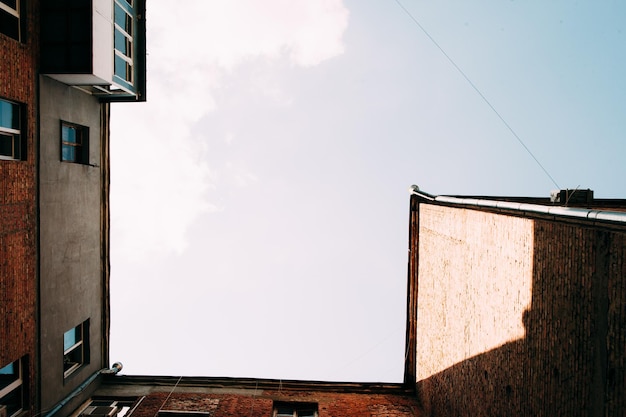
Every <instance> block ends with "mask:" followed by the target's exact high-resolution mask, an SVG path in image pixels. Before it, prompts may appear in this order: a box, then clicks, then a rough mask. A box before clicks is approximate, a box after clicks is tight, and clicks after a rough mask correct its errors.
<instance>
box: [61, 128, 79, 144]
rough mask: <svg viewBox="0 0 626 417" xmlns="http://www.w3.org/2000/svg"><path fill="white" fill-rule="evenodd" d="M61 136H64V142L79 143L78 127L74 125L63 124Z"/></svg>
mask: <svg viewBox="0 0 626 417" xmlns="http://www.w3.org/2000/svg"><path fill="white" fill-rule="evenodd" d="M61 136H62V138H63V142H68V143H77V142H76V128H74V127H71V126H66V125H63V127H62V130H61Z"/></svg>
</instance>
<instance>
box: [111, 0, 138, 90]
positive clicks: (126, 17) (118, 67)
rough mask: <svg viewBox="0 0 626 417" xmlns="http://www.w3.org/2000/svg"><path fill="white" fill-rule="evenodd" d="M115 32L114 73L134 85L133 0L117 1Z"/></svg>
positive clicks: (114, 17)
mask: <svg viewBox="0 0 626 417" xmlns="http://www.w3.org/2000/svg"><path fill="white" fill-rule="evenodd" d="M113 9H114V12H113V14H114V16H113V21H114V22H115V30H114V35H113V45H114V50H115V52H114V54H115V56H114V62H113V67H114V68H113V73H114V74H115V75H116V76H117V77H119V78H121V79H122V80H124V81H125V82H127V83H129V84H132V83H133V29H134V28H133V26H134V15H135V12H134V10H133V5H132V0H115V4H114V7H113Z"/></svg>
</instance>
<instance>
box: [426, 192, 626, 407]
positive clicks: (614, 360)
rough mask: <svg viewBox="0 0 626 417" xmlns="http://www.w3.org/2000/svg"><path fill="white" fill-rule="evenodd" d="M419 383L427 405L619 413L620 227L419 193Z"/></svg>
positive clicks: (624, 314) (623, 315) (623, 316)
mask: <svg viewBox="0 0 626 417" xmlns="http://www.w3.org/2000/svg"><path fill="white" fill-rule="evenodd" d="M419 210H420V211H419V228H420V233H419V276H418V280H419V297H418V324H417V340H418V342H417V346H418V347H417V349H418V352H417V380H418V383H417V387H418V392H419V396H420V400H421V401H422V403H423V405H424V408H425V411H426V412H427V413H428V414H429V415H433V416H434V415H437V416H485V417H486V416H507V415H525V416H605V415H608V416H622V415H624V414H625V413H626V408H625V407H624V393H625V392H626V384H625V375H626V373H625V369H626V368H625V366H624V365H625V363H624V356H625V346H626V341H625V327H626V311H625V308H624V305H625V304H626V299H625V295H626V291H625V289H624V287H625V277H626V275H625V272H626V271H625V270H624V257H625V255H626V249H625V247H626V238H625V233H624V232H623V231H620V230H619V229H611V228H608V227H600V226H598V225H592V224H583V223H581V224H568V223H564V222H559V221H556V220H542V219H539V218H536V219H531V218H522V217H514V216H512V215H504V214H495V213H488V212H485V211H479V210H472V209H463V208H453V207H444V206H435V205H428V204H421V205H420V208H419Z"/></svg>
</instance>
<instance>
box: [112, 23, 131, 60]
mask: <svg viewBox="0 0 626 417" xmlns="http://www.w3.org/2000/svg"><path fill="white" fill-rule="evenodd" d="M115 49H117V50H118V51H120V52H121V53H123V54H124V55H126V56H127V57H130V50H129V48H128V42H127V38H126V35H124V34H123V33H122V32H120V31H119V30H117V29H115Z"/></svg>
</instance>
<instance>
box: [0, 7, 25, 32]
mask: <svg viewBox="0 0 626 417" xmlns="http://www.w3.org/2000/svg"><path fill="white" fill-rule="evenodd" d="M20 3H21V0H0V33H4V34H5V35H7V36H10V37H12V38H13V39H16V40H18V41H19V40H20V39H21V32H22V28H21V25H20Z"/></svg>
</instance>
